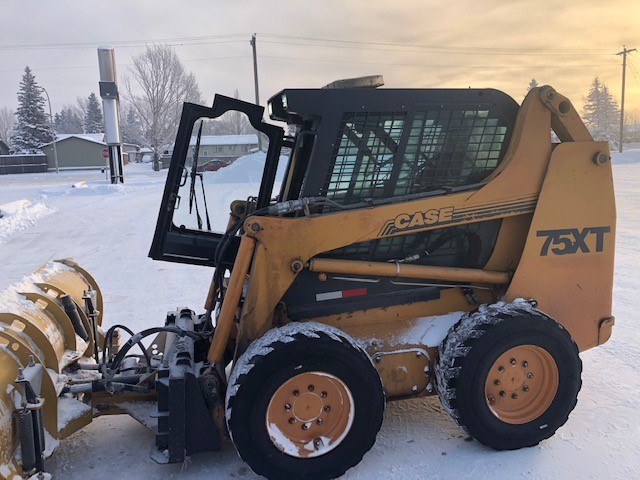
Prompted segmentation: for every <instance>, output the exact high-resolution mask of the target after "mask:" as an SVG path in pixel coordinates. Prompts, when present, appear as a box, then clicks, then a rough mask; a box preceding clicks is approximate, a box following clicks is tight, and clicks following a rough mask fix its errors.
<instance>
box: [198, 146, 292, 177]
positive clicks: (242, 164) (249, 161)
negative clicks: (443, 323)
mask: <svg viewBox="0 0 640 480" xmlns="http://www.w3.org/2000/svg"><path fill="white" fill-rule="evenodd" d="M266 158H267V154H266V153H265V152H256V153H251V154H249V155H245V156H243V157H239V158H238V159H237V160H236V161H235V162H233V163H232V164H231V165H228V166H226V167H224V168H221V169H220V170H216V171H215V172H205V179H207V180H211V181H212V182H215V183H260V181H261V180H262V172H263V170H264V163H265V160H266ZM286 160H287V157H286V156H284V155H282V156H280V161H279V163H278V172H277V173H276V182H281V181H282V179H283V177H284V170H285V168H286V167H287V161H286Z"/></svg>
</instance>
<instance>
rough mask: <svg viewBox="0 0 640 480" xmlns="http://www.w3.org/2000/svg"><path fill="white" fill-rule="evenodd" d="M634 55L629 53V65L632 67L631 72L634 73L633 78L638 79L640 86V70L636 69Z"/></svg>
mask: <svg viewBox="0 0 640 480" xmlns="http://www.w3.org/2000/svg"><path fill="white" fill-rule="evenodd" d="M632 58H633V57H632V56H631V55H629V67H631V74H632V75H633V79H634V80H635V81H636V83H637V84H638V86H639V87H640V72H638V70H637V69H636V67H635V65H634V64H633V62H632V61H631V59H632Z"/></svg>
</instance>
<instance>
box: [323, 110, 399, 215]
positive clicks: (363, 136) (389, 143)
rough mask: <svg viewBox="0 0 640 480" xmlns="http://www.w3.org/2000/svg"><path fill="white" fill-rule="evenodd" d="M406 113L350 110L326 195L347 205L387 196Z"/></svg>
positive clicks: (341, 132) (335, 150)
mask: <svg viewBox="0 0 640 480" xmlns="http://www.w3.org/2000/svg"><path fill="white" fill-rule="evenodd" d="M405 115H406V114H405V113H404V112H399V113H379V112H378V113H375V112H374V113H371V112H370V113H346V114H345V115H344V117H343V120H342V123H341V125H340V130H339V131H338V140H337V142H336V146H335V148H334V151H333V155H332V164H331V167H330V169H329V174H328V178H327V181H326V182H325V187H324V191H323V192H322V195H325V196H327V197H328V198H331V199H332V200H335V201H337V202H340V203H342V204H344V205H349V204H353V203H358V202H362V201H364V200H365V199H366V198H373V199H379V198H384V196H385V190H386V188H387V182H388V181H389V180H390V179H391V176H392V171H393V168H394V159H395V156H396V153H397V152H398V148H399V144H400V138H401V136H402V129H403V127H404V123H405V121H404V117H405Z"/></svg>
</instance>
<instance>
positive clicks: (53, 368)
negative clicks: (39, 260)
mask: <svg viewBox="0 0 640 480" xmlns="http://www.w3.org/2000/svg"><path fill="white" fill-rule="evenodd" d="M87 306H88V307H87ZM87 308H88V309H89V311H88V310H87ZM101 323H102V295H101V293H100V290H99V288H98V285H97V284H96V282H95V280H94V279H93V278H92V277H91V275H89V274H88V273H87V272H86V271H85V270H84V269H82V268H81V267H80V266H79V265H78V264H76V263H75V262H74V261H72V260H70V259H64V260H56V261H53V262H50V263H48V264H46V265H43V266H41V267H40V268H39V269H38V270H36V272H34V273H33V274H31V275H29V276H27V277H25V278H24V279H22V281H21V282H19V283H17V284H15V285H12V286H10V287H9V288H8V289H7V290H5V291H4V292H1V293H0V479H13V478H21V477H22V476H28V475H29V474H31V473H32V472H33V471H42V470H43V459H44V457H46V456H48V455H50V454H51V452H52V451H53V449H54V448H55V447H56V446H57V444H58V440H59V439H62V438H65V437H67V436H68V435H70V434H71V433H73V432H75V431H77V430H79V429H80V428H82V427H83V426H85V425H87V424H88V423H90V422H91V419H92V409H91V408H90V406H88V405H85V404H84V403H82V402H79V401H77V400H75V399H73V398H70V397H65V396H62V395H61V393H62V390H63V388H64V387H65V385H66V383H67V379H66V377H65V376H64V375H62V370H63V369H64V368H65V367H67V366H68V365H70V364H72V363H74V362H76V361H77V360H78V359H80V358H81V357H83V356H84V357H91V356H92V355H93V352H94V348H95V343H96V342H94V339H97V343H98V346H100V345H101V344H102V341H103V336H102V334H101V330H100V325H101Z"/></svg>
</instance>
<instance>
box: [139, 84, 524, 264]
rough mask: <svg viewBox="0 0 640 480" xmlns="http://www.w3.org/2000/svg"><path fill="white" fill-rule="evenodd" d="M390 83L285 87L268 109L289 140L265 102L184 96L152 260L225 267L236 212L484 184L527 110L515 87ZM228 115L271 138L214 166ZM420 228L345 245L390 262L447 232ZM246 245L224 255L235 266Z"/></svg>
mask: <svg viewBox="0 0 640 480" xmlns="http://www.w3.org/2000/svg"><path fill="white" fill-rule="evenodd" d="M382 84H383V80H382V77H381V76H374V77H362V78H359V79H351V80H339V81H336V82H333V83H331V84H329V85H327V86H326V87H324V88H320V89H285V90H282V91H281V92H279V93H278V94H276V95H274V96H273V97H272V98H271V99H270V100H269V102H268V113H269V116H270V118H271V120H273V121H276V122H283V123H285V124H286V129H287V130H286V131H287V134H288V135H286V136H285V131H284V129H283V128H281V127H280V126H277V125H273V124H269V123H265V122H263V121H262V118H263V114H264V109H263V107H260V106H257V105H254V104H251V103H247V102H242V101H240V100H237V99H232V98H228V97H224V96H220V95H216V97H215V100H214V104H213V107H211V108H207V107H204V106H199V105H193V104H185V106H184V109H183V115H182V118H181V122H180V127H179V130H178V135H177V138H176V143H175V145H174V147H173V153H172V158H171V164H170V167H169V172H168V175H167V182H166V185H165V191H164V196H163V200H162V205H161V209H160V214H159V218H158V224H157V226H156V232H155V236H154V241H153V245H152V247H151V251H150V256H151V257H152V258H154V259H159V260H166V261H173V262H181V263H193V264H200V265H214V256H215V251H216V248H217V247H218V245H220V243H221V240H222V238H223V236H224V233H225V232H226V230H227V228H228V227H229V226H230V225H231V224H232V220H233V219H235V220H238V219H241V218H242V217H243V216H244V215H246V214H247V213H250V212H251V211H255V210H256V209H262V208H264V207H267V206H269V205H270V204H273V203H274V202H286V201H290V200H297V199H301V198H319V199H326V200H327V201H326V202H324V203H321V204H317V205H316V206H313V205H312V206H311V208H310V209H308V210H307V213H312V214H331V213H332V212H334V211H336V210H338V209H359V208H367V207H370V206H372V205H377V204H384V203H392V202H393V203H395V202H403V201H407V200H411V199H414V198H418V197H425V196H431V195H443V194H448V193H451V192H455V191H460V190H465V189H473V188H478V186H479V185H480V184H482V183H483V182H484V181H485V180H486V179H487V177H488V176H489V175H491V173H492V172H493V171H494V170H495V169H496V167H497V166H498V164H499V163H500V162H501V160H502V159H503V158H504V156H505V153H506V150H507V148H508V145H509V140H510V137H511V134H512V130H513V125H514V123H515V117H516V114H517V111H518V104H517V103H516V102H515V101H514V100H513V99H512V98H511V97H509V96H508V95H506V94H504V93H502V92H500V91H497V90H493V89H378V88H375V87H378V86H380V85H382ZM367 87H369V88H367ZM225 122H226V124H227V125H228V124H229V123H231V124H232V125H235V126H236V127H238V128H236V131H238V132H243V134H244V135H253V136H254V138H255V139H256V140H257V139H259V140H260V142H259V143H260V145H259V146H258V147H257V148H256V146H252V149H250V150H249V151H247V152H243V153H244V154H243V155H241V156H239V157H238V158H236V159H234V160H232V161H230V162H228V163H227V164H226V165H225V166H224V167H223V168H219V169H216V170H215V171H208V170H204V169H202V165H203V164H205V163H207V162H211V161H212V160H215V155H210V154H211V153H212V152H211V151H207V152H206V153H207V154H208V155H207V156H204V150H205V149H204V147H203V145H204V144H205V141H209V140H210V139H209V138H208V137H212V136H214V135H213V134H215V132H216V128H217V127H219V126H220V125H222V124H223V123H225ZM225 131H228V130H225ZM215 147H216V148H218V147H220V146H219V145H217V146H215ZM224 147H225V146H223V150H224ZM210 149H211V148H210ZM222 153H224V152H222ZM232 203H233V205H232ZM229 208H231V209H232V211H231V212H230V210H229ZM233 210H235V211H233ZM230 213H231V220H230ZM284 214H285V215H299V214H302V213H299V212H298V213H292V212H285V213H284ZM409 221H411V220H409ZM490 223H491V222H486V224H485V225H484V226H482V227H479V226H478V225H475V226H474V225H473V224H472V225H471V226H470V227H469V228H470V229H471V230H473V229H476V230H477V232H475V233H474V235H475V236H478V235H479V236H480V237H482V239H483V240H482V243H483V244H484V245H488V246H491V244H492V243H493V242H492V241H491V239H492V238H495V235H496V234H497V231H498V229H499V221H498V222H494V223H495V224H490ZM434 232H435V233H434ZM421 235H422V237H424V238H419V239H418V238H413V237H415V236H413V237H412V236H409V235H405V236H402V237H397V238H386V239H385V238H383V239H380V240H377V241H375V242H367V244H366V245H365V244H362V245H360V244H358V245H354V246H350V247H345V248H344V249H341V251H340V252H337V251H336V252H334V253H335V255H336V256H337V258H357V259H369V260H377V261H386V260H389V259H394V258H397V255H398V251H399V250H398V249H403V248H406V247H407V244H406V242H408V241H410V242H413V243H414V244H415V245H418V244H420V245H423V246H425V247H428V246H429V245H430V244H433V242H434V241H435V240H436V239H437V238H438V237H439V235H438V232H437V231H431V233H430V232H424V233H423V234H421ZM465 236H466V237H468V236H469V234H468V233H462V234H461V236H460V238H464V237H465ZM427 237H428V238H427ZM485 237H486V238H485ZM403 239H404V240H403ZM445 243H446V242H445ZM449 243H450V242H449ZM449 243H447V245H449ZM237 244H238V242H232V247H231V248H229V249H228V251H227V252H225V256H224V258H223V263H224V264H225V265H226V266H227V267H230V266H231V265H232V264H233V259H234V258H235V252H236V250H237ZM431 246H434V245H431ZM435 246H437V245H435ZM465 248H466V247H463V246H461V247H460V251H461V252H462V251H463V250H465ZM449 250H451V249H450V248H449ZM467 250H468V249H467ZM483 250H484V251H482V252H479V253H477V255H476V254H474V258H457V259H455V260H453V261H451V260H448V261H445V262H444V263H445V264H451V263H453V264H456V265H461V266H474V267H477V266H478V265H480V264H482V262H483V260H486V258H488V255H489V254H490V252H491V250H490V248H489V247H487V248H485V249H483ZM436 257H437V256H436ZM436 257H432V258H431V259H430V261H434V260H433V259H434V258H436ZM435 262H436V264H437V263H438V262H437V260H436V261H435Z"/></svg>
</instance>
